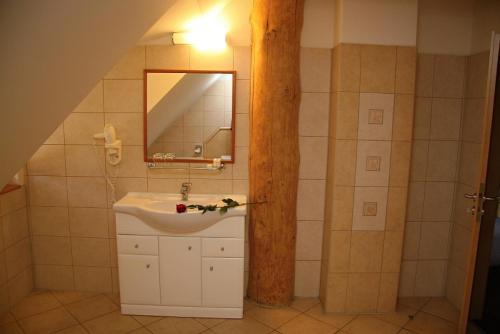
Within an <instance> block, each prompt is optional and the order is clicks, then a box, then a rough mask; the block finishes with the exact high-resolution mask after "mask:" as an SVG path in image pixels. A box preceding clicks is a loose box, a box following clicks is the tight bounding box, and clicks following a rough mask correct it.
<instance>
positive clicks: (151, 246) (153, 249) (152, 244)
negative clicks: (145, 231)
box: [117, 235, 158, 255]
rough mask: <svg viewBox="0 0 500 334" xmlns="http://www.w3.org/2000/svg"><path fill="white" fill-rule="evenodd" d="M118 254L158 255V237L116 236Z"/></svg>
mask: <svg viewBox="0 0 500 334" xmlns="http://www.w3.org/2000/svg"><path fill="white" fill-rule="evenodd" d="M117 244H118V254H137V255H158V237H149V236H135V235H118V236H117Z"/></svg>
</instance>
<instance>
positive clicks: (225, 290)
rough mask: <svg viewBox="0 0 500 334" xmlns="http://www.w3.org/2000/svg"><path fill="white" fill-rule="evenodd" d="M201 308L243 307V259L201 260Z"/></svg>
mask: <svg viewBox="0 0 500 334" xmlns="http://www.w3.org/2000/svg"><path fill="white" fill-rule="evenodd" d="M202 270H203V306H209V307H243V279H244V278H243V259H242V258H203V269H202Z"/></svg>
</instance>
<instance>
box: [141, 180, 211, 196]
mask: <svg viewBox="0 0 500 334" xmlns="http://www.w3.org/2000/svg"><path fill="white" fill-rule="evenodd" d="M210 181H211V182H212V183H213V182H217V180H210ZM183 182H188V178H185V179H156V178H148V191H149V192H167V193H169V192H170V193H177V192H179V191H180V189H181V185H182V183H183Z"/></svg>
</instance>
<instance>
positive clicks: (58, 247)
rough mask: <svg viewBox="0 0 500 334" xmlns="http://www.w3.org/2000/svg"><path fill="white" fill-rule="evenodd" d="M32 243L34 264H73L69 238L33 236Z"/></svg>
mask: <svg viewBox="0 0 500 334" xmlns="http://www.w3.org/2000/svg"><path fill="white" fill-rule="evenodd" d="M32 242H33V263H34V264H54V265H71V264H72V259H71V242H70V239H69V238H66V237H47V236H33V237H32Z"/></svg>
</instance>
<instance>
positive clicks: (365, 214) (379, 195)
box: [352, 187, 388, 231]
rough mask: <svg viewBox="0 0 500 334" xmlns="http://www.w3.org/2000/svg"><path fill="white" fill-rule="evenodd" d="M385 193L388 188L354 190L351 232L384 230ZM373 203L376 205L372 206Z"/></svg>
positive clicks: (358, 188)
mask: <svg viewBox="0 0 500 334" xmlns="http://www.w3.org/2000/svg"><path fill="white" fill-rule="evenodd" d="M387 192H388V188H386V187H356V188H355V190H354V212H353V225H352V229H353V230H373V231H382V230H384V228H385V213H386V207H387ZM370 203H372V204H370ZM373 203H376V205H375V206H374V205H373ZM367 204H368V205H367ZM374 209H375V210H374ZM374 213H375V214H374Z"/></svg>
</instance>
